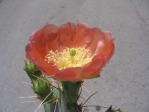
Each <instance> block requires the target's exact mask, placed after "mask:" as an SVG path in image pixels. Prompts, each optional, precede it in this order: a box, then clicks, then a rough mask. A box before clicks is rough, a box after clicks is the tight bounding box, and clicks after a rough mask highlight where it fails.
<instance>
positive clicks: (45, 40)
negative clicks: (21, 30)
mask: <svg viewBox="0 0 149 112" xmlns="http://www.w3.org/2000/svg"><path fill="white" fill-rule="evenodd" d="M56 31H57V27H56V26H55V25H52V24H48V25H46V26H44V27H43V28H42V29H40V30H38V31H36V32H35V33H33V34H32V35H31V37H30V42H31V45H32V49H34V50H36V51H37V52H38V53H39V54H40V56H41V57H42V58H44V57H45V55H46V54H47V53H48V52H49V50H51V49H52V50H53V49H54V50H55V49H57V45H58V44H57V43H56V42H55V41H54V40H55V38H56V37H57V35H56V34H57V33H56ZM49 40H50V42H49ZM53 41H54V43H53ZM51 43H53V44H51Z"/></svg>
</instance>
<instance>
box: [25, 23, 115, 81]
mask: <svg viewBox="0 0 149 112" xmlns="http://www.w3.org/2000/svg"><path fill="white" fill-rule="evenodd" d="M113 53H114V43H113V35H112V33H111V32H103V31H101V30H100V29H98V28H90V27H89V26H87V25H86V24H76V25H75V24H74V23H66V24H64V25H61V26H60V27H59V28H58V27H57V26H55V25H53V24H48V25H46V26H44V27H43V28H41V29H39V30H37V31H36V32H34V33H33V34H32V35H31V37H30V43H29V44H28V45H27V46H26V57H27V58H28V59H29V60H30V61H31V62H32V63H34V64H35V65H36V66H37V67H38V68H39V69H40V70H41V71H42V72H44V73H45V74H46V75H47V76H49V77H52V78H54V79H56V80H59V81H80V80H84V79H88V78H93V77H97V76H99V73H100V72H101V69H102V67H103V66H104V65H105V64H106V63H107V62H108V61H109V59H110V58H111V56H112V55H113Z"/></svg>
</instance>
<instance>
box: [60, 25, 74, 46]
mask: <svg viewBox="0 0 149 112" xmlns="http://www.w3.org/2000/svg"><path fill="white" fill-rule="evenodd" d="M74 30H75V24H73V23H70V22H68V23H66V24H64V25H62V26H60V27H59V30H58V41H59V44H60V46H61V47H64V48H67V47H68V48H71V47H73V37H74Z"/></svg>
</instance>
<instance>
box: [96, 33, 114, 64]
mask: <svg viewBox="0 0 149 112" xmlns="http://www.w3.org/2000/svg"><path fill="white" fill-rule="evenodd" d="M104 39H105V40H104V42H103V43H102V45H101V43H100V41H99V42H98V45H97V49H96V51H95V54H102V55H103V56H104V59H105V61H106V62H108V61H109V59H110V58H111V57H112V55H113V54H114V43H113V35H112V33H109V32H108V33H107V32H104Z"/></svg>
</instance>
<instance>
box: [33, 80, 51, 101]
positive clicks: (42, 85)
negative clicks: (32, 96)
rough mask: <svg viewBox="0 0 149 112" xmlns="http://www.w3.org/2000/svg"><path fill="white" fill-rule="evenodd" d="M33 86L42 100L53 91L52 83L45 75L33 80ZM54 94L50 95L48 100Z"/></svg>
mask: <svg viewBox="0 0 149 112" xmlns="http://www.w3.org/2000/svg"><path fill="white" fill-rule="evenodd" d="M32 83H33V86H32V89H33V91H34V93H36V94H37V95H38V98H39V99H40V100H42V101H43V100H44V99H45V98H46V97H47V96H48V94H49V93H50V92H51V87H50V86H51V84H50V82H49V81H48V80H47V79H46V78H44V77H40V78H38V79H37V80H33V82H32ZM52 96H53V95H50V96H49V97H48V98H47V99H46V100H45V102H46V101H48V100H51V99H52Z"/></svg>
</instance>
